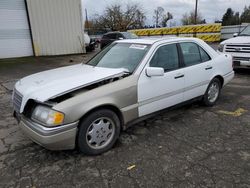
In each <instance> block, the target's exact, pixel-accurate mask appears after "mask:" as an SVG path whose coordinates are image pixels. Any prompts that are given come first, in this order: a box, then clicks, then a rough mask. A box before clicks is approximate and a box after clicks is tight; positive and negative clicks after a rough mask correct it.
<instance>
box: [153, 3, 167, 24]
mask: <svg viewBox="0 0 250 188" xmlns="http://www.w3.org/2000/svg"><path fill="white" fill-rule="evenodd" d="M164 11H165V10H164V8H162V7H157V8H156V9H155V10H154V15H153V19H154V21H155V27H160V25H159V23H160V22H161V20H163V15H164Z"/></svg>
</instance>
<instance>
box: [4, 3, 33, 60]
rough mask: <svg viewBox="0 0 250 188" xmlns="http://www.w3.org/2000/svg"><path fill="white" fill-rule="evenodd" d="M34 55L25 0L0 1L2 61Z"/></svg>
mask: <svg viewBox="0 0 250 188" xmlns="http://www.w3.org/2000/svg"><path fill="white" fill-rule="evenodd" d="M32 55H33V49H32V43H31V36H30V29H29V24H28V17H27V12H26V6H25V0H0V59H1V58H10V57H22V56H32Z"/></svg>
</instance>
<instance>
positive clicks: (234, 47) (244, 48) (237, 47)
mask: <svg viewBox="0 0 250 188" xmlns="http://www.w3.org/2000/svg"><path fill="white" fill-rule="evenodd" d="M225 52H231V53H250V45H249V44H248V45H247V44H244V45H242V44H228V45H226V47H225Z"/></svg>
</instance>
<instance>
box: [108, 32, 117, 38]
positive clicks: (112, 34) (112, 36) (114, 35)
mask: <svg viewBox="0 0 250 188" xmlns="http://www.w3.org/2000/svg"><path fill="white" fill-rule="evenodd" d="M108 37H109V38H110V39H116V33H111V34H109V35H108Z"/></svg>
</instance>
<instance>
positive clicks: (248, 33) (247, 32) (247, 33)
mask: <svg viewBox="0 0 250 188" xmlns="http://www.w3.org/2000/svg"><path fill="white" fill-rule="evenodd" d="M239 36H250V25H249V26H247V27H246V28H245V29H244V30H243V31H242V32H241V33H240V34H239Z"/></svg>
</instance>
